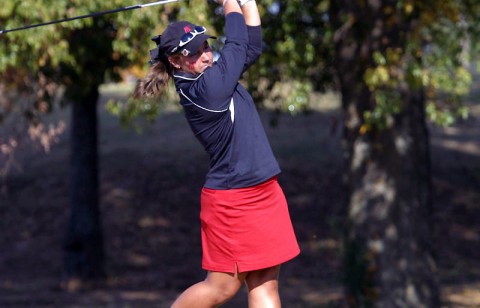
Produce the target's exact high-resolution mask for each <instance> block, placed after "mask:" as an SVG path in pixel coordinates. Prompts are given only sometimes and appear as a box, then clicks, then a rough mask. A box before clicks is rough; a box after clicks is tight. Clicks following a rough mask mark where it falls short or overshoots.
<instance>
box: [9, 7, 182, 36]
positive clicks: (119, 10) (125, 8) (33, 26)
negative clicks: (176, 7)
mask: <svg viewBox="0 0 480 308" xmlns="http://www.w3.org/2000/svg"><path fill="white" fill-rule="evenodd" d="M177 1H179V0H163V1H157V2H152V3H147V4H137V5H131V6H127V7H122V8H118V9H113V10H108V11H104V12H98V13H91V14H86V15H81V16H76V17H70V18H65V19H59V20H53V21H49V22H44V23H39V24H34V25H28V26H23V27H18V28H13V29H5V30H0V35H2V34H4V33H7V32H13V31H20V30H26V29H30V28H36V27H41V26H47V25H52V24H58V23H62V22H67V21H72V20H76V19H82V18H89V17H97V16H102V15H106V14H113V13H118V12H123V11H130V10H135V9H141V8H144V7H148V6H154V5H161V4H166V3H171V2H177Z"/></svg>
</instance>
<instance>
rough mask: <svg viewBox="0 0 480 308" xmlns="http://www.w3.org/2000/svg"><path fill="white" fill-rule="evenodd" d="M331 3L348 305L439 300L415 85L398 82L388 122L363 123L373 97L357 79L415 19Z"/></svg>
mask: <svg viewBox="0 0 480 308" xmlns="http://www.w3.org/2000/svg"><path fill="white" fill-rule="evenodd" d="M331 3H332V5H331V12H330V13H331V14H330V16H332V19H333V23H334V25H335V26H336V29H337V31H336V33H335V36H336V37H335V39H336V67H337V69H338V72H337V73H338V80H339V83H340V87H341V94H342V108H343V112H344V137H343V145H344V150H345V153H346V170H345V180H346V187H347V191H346V193H347V194H348V196H349V198H348V202H347V203H348V204H347V205H346V206H347V217H346V220H347V232H346V237H345V284H346V287H347V292H348V296H349V300H350V303H351V306H355V307H370V306H374V307H439V291H438V284H437V281H436V263H435V260H434V257H433V256H434V254H433V246H432V245H433V244H432V224H431V217H432V214H433V213H432V208H431V206H432V200H431V193H432V192H431V174H430V153H429V137H428V129H427V126H426V122H425V113H424V109H425V102H424V96H423V91H422V89H420V88H414V87H409V86H408V85H405V84H403V85H402V86H401V87H399V88H398V89H397V90H398V92H397V93H398V94H399V97H400V99H399V100H400V102H399V103H400V105H401V111H400V112H398V113H395V114H391V117H390V118H389V120H390V123H389V125H388V126H387V127H384V128H373V129H370V130H363V129H362V127H364V124H365V118H364V112H365V111H367V110H373V108H375V104H376V101H375V95H374V93H372V92H371V91H370V89H369V88H368V87H367V85H366V83H365V81H364V74H365V71H366V69H367V68H368V67H372V66H373V65H374V63H373V61H372V59H373V53H374V52H375V51H380V52H382V53H383V52H384V51H385V50H386V49H387V48H403V50H406V49H405V45H406V38H407V36H408V31H409V29H410V26H411V23H413V22H414V20H413V19H408V20H402V19H401V18H398V16H397V18H396V19H393V18H391V17H392V16H385V14H386V13H385V12H392V10H393V11H394V9H395V1H386V0H384V1H380V0H378V1H364V2H358V1H353V0H352V1H349V0H344V1H332V2H331ZM387 6H390V8H388V9H386V7H387ZM392 21H395V22H396V24H395V23H394V24H392ZM387 25H388V26H387Z"/></svg>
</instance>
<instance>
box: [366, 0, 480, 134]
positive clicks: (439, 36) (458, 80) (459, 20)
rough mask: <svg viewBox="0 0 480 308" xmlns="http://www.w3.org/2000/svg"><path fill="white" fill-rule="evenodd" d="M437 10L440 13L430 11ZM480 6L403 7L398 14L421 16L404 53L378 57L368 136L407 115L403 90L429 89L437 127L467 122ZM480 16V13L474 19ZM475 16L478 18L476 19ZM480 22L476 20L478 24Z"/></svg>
mask: <svg viewBox="0 0 480 308" xmlns="http://www.w3.org/2000/svg"><path fill="white" fill-rule="evenodd" d="M433 4H435V7H437V8H438V9H437V10H434V11H433V10H430V9H429V8H430V7H431V5H433ZM479 7H480V4H474V3H473V2H469V1H453V2H452V1H450V2H445V1H443V2H441V1H417V2H415V3H413V2H411V1H400V2H399V3H398V5H397V8H396V9H397V10H400V11H401V12H403V13H402V14H406V15H407V16H419V20H420V22H417V23H415V27H414V28H412V29H411V30H410V32H409V34H408V37H407V42H406V45H405V46H404V47H403V48H386V50H384V51H380V50H377V51H374V52H373V54H372V55H371V57H372V64H373V65H372V66H371V67H369V68H367V69H366V71H365V74H364V82H365V84H366V85H367V86H368V88H369V90H370V91H371V92H372V94H373V97H374V98H375V104H374V105H373V107H372V108H371V109H369V110H366V111H365V112H364V121H365V124H364V126H362V128H361V129H362V130H363V131H367V130H370V129H373V128H378V129H384V128H387V127H389V124H391V123H392V122H391V121H389V120H390V119H391V117H392V116H393V115H395V114H397V113H399V112H401V111H402V109H403V108H405V107H404V106H402V105H401V97H400V95H399V93H400V91H399V89H400V88H402V87H408V88H410V89H420V88H421V89H424V91H425V95H426V99H427V106H428V107H427V110H426V111H427V115H428V116H429V119H430V120H432V121H433V122H434V123H436V124H438V125H442V126H446V125H451V124H453V123H454V121H455V119H457V118H458V117H462V118H465V117H467V116H468V108H466V107H465V106H464V105H463V103H462V100H463V98H464V97H465V96H466V95H468V93H469V92H470V88H471V85H472V72H471V66H472V55H474V54H475V53H476V52H477V51H478V37H479V33H480V31H479V27H478V25H477V23H476V22H474V21H475V20H476V18H478V16H479V15H478V14H479ZM473 12H476V13H473ZM475 14H476V15H475ZM475 16H476V18H475Z"/></svg>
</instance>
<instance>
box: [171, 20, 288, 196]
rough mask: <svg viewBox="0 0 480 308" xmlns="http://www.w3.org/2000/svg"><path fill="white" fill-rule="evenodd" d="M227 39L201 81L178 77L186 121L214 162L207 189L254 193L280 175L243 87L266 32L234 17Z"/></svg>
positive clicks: (227, 27) (227, 28) (195, 77)
mask: <svg viewBox="0 0 480 308" xmlns="http://www.w3.org/2000/svg"><path fill="white" fill-rule="evenodd" d="M225 36H226V42H225V46H224V47H223V48H222V50H221V51H220V56H219V58H218V60H217V61H216V62H215V63H214V64H213V66H212V67H210V68H207V69H206V70H205V71H204V72H203V73H202V74H200V75H192V74H190V73H186V72H180V71H175V72H174V80H175V87H176V89H177V92H178V93H179V95H180V103H181V105H182V106H183V109H184V111H185V117H186V119H187V121H188V123H189V125H190V128H191V129H192V131H193V133H194V134H195V136H196V137H197V139H198V140H199V141H200V142H201V144H202V145H203V146H204V148H205V150H206V151H207V153H208V154H209V156H210V170H209V172H208V174H207V176H206V182H205V187H207V188H212V189H231V188H242V187H249V186H253V185H256V184H259V183H262V182H264V181H266V180H268V179H269V178H271V177H273V176H275V175H277V174H278V173H280V168H279V166H278V163H277V161H276V159H275V157H274V155H273V153H272V150H271V147H270V144H269V142H268V139H267V136H266V134H265V130H264V128H263V125H262V123H261V120H260V117H259V115H258V113H257V109H256V107H255V104H254V102H253V99H252V97H251V95H250V94H249V93H248V92H247V91H246V90H245V88H244V87H243V86H242V85H241V84H240V83H239V82H238V81H239V79H240V78H241V76H242V74H243V72H245V71H246V70H247V69H248V68H249V67H250V66H251V65H252V64H253V63H254V62H255V61H256V60H257V59H258V57H259V56H260V54H261V53H262V30H261V27H260V26H258V27H248V26H247V25H246V24H245V20H244V17H243V15H242V14H239V13H230V14H228V15H227V16H226V18H225Z"/></svg>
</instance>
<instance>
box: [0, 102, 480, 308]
mask: <svg viewBox="0 0 480 308" xmlns="http://www.w3.org/2000/svg"><path fill="white" fill-rule="evenodd" d="M102 106H103V103H102V104H100V108H99V111H100V113H101V118H100V128H99V130H100V137H99V146H100V172H101V173H100V183H101V187H100V190H101V211H102V215H103V227H104V237H105V245H106V253H107V260H106V268H107V272H108V279H107V280H106V281H105V282H101V283H98V284H97V285H95V286H92V287H91V288H86V289H84V290H80V291H78V292H70V293H69V292H64V291H61V289H60V288H59V283H60V281H61V280H62V249H61V247H62V241H63V236H64V234H65V230H66V221H67V217H68V166H69V154H68V153H69V142H68V134H65V135H63V136H62V138H61V140H60V142H59V143H58V144H57V145H55V146H54V147H53V148H52V150H51V152H50V153H49V154H44V153H42V152H41V151H39V150H32V149H31V148H27V147H26V148H25V149H24V150H22V151H20V152H19V153H18V154H17V159H18V161H19V162H20V163H21V165H22V166H23V171H16V170H14V171H13V172H12V173H11V175H10V176H9V177H8V179H7V180H8V181H7V190H6V191H5V192H4V193H3V194H2V195H0V307H168V303H170V302H171V301H172V300H173V299H174V298H175V297H176V296H177V295H178V294H179V293H180V292H181V291H182V290H183V289H184V288H186V287H188V286H189V285H190V284H192V283H195V282H196V281H199V280H201V279H203V278H204V275H205V273H204V272H203V271H202V270H201V269H200V259H201V250H200V235H199V228H200V225H199V220H198V214H199V193H200V189H201V185H202V183H203V178H204V174H205V172H206V168H207V165H208V161H207V157H206V154H204V152H203V150H202V149H201V147H200V145H199V144H198V142H197V141H196V140H195V139H194V138H193V136H192V135H191V132H190V131H189V129H188V127H187V125H186V122H185V120H184V118H183V116H182V115H181V114H180V113H177V112H165V113H164V114H162V115H161V116H160V117H159V118H158V120H157V122H156V123H155V124H154V125H153V126H151V127H149V128H145V130H144V132H143V133H142V134H137V133H136V132H133V131H126V130H123V129H121V128H120V127H119V125H118V120H117V119H115V118H113V117H112V116H110V115H108V114H106V113H105V112H104V111H103V108H102ZM474 107H475V106H474ZM475 108H476V109H475V112H474V115H473V116H472V117H471V118H470V119H468V120H465V121H461V122H460V123H458V124H456V125H455V126H453V127H450V128H447V129H441V128H432V131H431V132H432V139H431V143H432V165H433V176H434V180H433V184H434V201H435V212H434V213H432V215H434V217H435V221H436V241H437V243H436V244H437V247H438V259H439V263H438V264H439V272H440V279H441V282H442V286H443V292H442V294H443V302H444V307H480V262H479V260H480V223H479V222H480V190H479V187H480V143H479V142H478V140H479V137H478V136H480V110H479V108H478V105H477V107H475ZM67 112H68V111H63V112H62V114H60V115H58V117H60V118H61V117H65V118H68V116H67V115H68V113H67ZM263 117H264V120H265V124H266V128H267V133H268V135H269V137H270V140H271V143H272V147H273V149H274V152H275V153H276V155H277V158H278V160H279V163H280V165H281V167H282V170H283V173H282V175H281V176H280V182H281V185H282V186H283V188H284V191H285V194H286V195H287V198H288V200H289V205H290V211H291V216H292V220H293V222H294V226H295V229H296V232H297V237H298V239H299V241H300V243H301V249H302V254H301V255H300V256H299V257H297V258H296V259H294V260H293V261H291V262H289V263H287V264H285V265H284V266H283V268H282V273H281V294H282V300H283V306H284V307H287V308H291V307H346V305H345V302H344V300H343V292H342V287H341V280H340V279H341V277H340V273H341V257H340V252H341V245H340V241H339V239H340V231H341V230H339V227H338V221H339V210H340V206H341V204H340V201H339V200H341V198H342V193H343V192H342V190H341V185H340V182H341V175H340V171H341V160H340V158H341V152H340V143H339V137H340V131H338V130H336V131H335V130H332V123H334V122H335V121H334V120H335V119H337V120H339V114H338V111H337V110H336V109H335V108H333V109H331V108H330V109H329V108H327V109H326V110H325V109H324V110H322V112H313V113H311V114H308V115H299V116H296V117H290V116H287V115H282V116H280V119H279V122H278V125H277V126H276V127H271V126H269V125H268V122H269V120H270V117H271V115H269V114H268V113H264V114H263ZM224 307H247V302H246V293H245V290H242V291H241V292H239V294H238V295H237V296H236V297H235V298H234V299H233V300H232V301H231V302H229V303H228V304H226V305H224Z"/></svg>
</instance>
